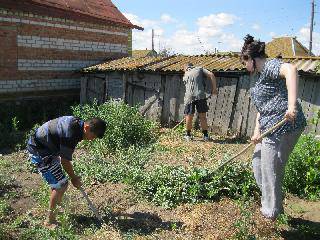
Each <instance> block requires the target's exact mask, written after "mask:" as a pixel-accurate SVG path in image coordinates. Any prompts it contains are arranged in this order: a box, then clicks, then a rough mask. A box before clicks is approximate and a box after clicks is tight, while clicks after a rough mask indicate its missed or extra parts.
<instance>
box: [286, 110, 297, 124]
mask: <svg viewBox="0 0 320 240" xmlns="http://www.w3.org/2000/svg"><path fill="white" fill-rule="evenodd" d="M284 117H285V119H287V120H288V121H290V122H294V120H295V119H296V117H297V110H296V108H295V107H289V108H288V110H287V112H286V114H285V115H284Z"/></svg>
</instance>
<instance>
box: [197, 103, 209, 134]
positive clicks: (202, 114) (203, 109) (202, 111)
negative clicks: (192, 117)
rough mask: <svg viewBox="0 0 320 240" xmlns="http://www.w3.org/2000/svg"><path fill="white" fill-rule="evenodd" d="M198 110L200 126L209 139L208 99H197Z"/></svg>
mask: <svg viewBox="0 0 320 240" xmlns="http://www.w3.org/2000/svg"><path fill="white" fill-rule="evenodd" d="M196 108H197V112H198V113H199V120H200V127H201V129H202V133H203V137H204V139H205V140H209V135H208V122H207V112H208V110H209V107H208V104H207V100H206V99H200V100H198V101H196Z"/></svg>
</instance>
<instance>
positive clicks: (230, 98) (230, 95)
mask: <svg viewBox="0 0 320 240" xmlns="http://www.w3.org/2000/svg"><path fill="white" fill-rule="evenodd" d="M237 82H238V79H237V78H232V79H230V80H229V79H226V81H225V84H226V86H225V88H226V94H225V101H224V111H223V112H222V115H221V120H222V121H221V123H220V124H221V126H222V133H223V134H227V133H228V129H229V126H230V122H231V115H232V109H233V104H234V101H235V94H236V88H237Z"/></svg>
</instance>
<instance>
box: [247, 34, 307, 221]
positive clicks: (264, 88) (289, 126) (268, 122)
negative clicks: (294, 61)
mask: <svg viewBox="0 0 320 240" xmlns="http://www.w3.org/2000/svg"><path fill="white" fill-rule="evenodd" d="M244 41H245V42H244V45H243V47H242V51H241V60H242V63H243V64H244V65H245V66H246V68H247V70H248V71H249V72H250V73H255V74H257V75H258V76H257V82H256V83H255V86H254V87H253V88H252V89H251V98H252V100H253V102H254V104H255V106H256V108H257V110H258V114H257V118H256V127H255V131H254V134H253V136H252V138H251V140H252V141H253V142H254V143H255V144H256V147H255V151H254V154H253V172H254V176H255V179H256V182H257V184H258V186H259V188H260V190H261V192H262V197H261V205H262V206H261V213H262V214H263V215H264V216H265V217H266V218H270V219H272V220H275V219H276V218H277V216H278V215H279V214H280V213H282V212H283V205H282V200H283V196H282V181H283V176H284V170H285V165H286V163H287V160H288V158H289V155H290V153H291V152H292V150H293V148H294V145H295V144H296V142H297V140H298V138H299V136H300V135H301V133H302V131H303V129H304V127H305V126H306V120H305V117H304V115H303V112H302V109H301V106H300V104H299V103H298V102H297V89H298V75H297V69H296V68H295V67H294V66H293V65H291V64H289V63H283V62H282V61H281V60H279V59H267V56H266V53H265V43H264V42H260V41H257V40H254V38H253V37H252V36H250V35H247V36H246V37H245V38H244ZM283 118H286V119H287V122H286V123H285V124H284V125H282V126H281V127H280V128H278V129H276V130H275V131H273V132H272V133H271V134H270V135H268V136H267V137H266V138H264V139H263V140H262V141H259V137H260V134H261V133H262V132H264V131H266V130H267V129H269V128H271V127H272V126H274V125H275V124H276V123H277V122H279V121H281V120H282V119H283Z"/></svg>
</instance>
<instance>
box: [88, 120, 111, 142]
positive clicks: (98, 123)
mask: <svg viewBox="0 0 320 240" xmlns="http://www.w3.org/2000/svg"><path fill="white" fill-rule="evenodd" d="M86 123H87V124H88V125H89V126H90V131H91V132H92V133H93V134H94V135H96V136H97V137H98V138H102V137H103V135H104V132H105V131H106V122H105V121H103V120H102V119H100V118H91V119H89V120H87V121H86Z"/></svg>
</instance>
